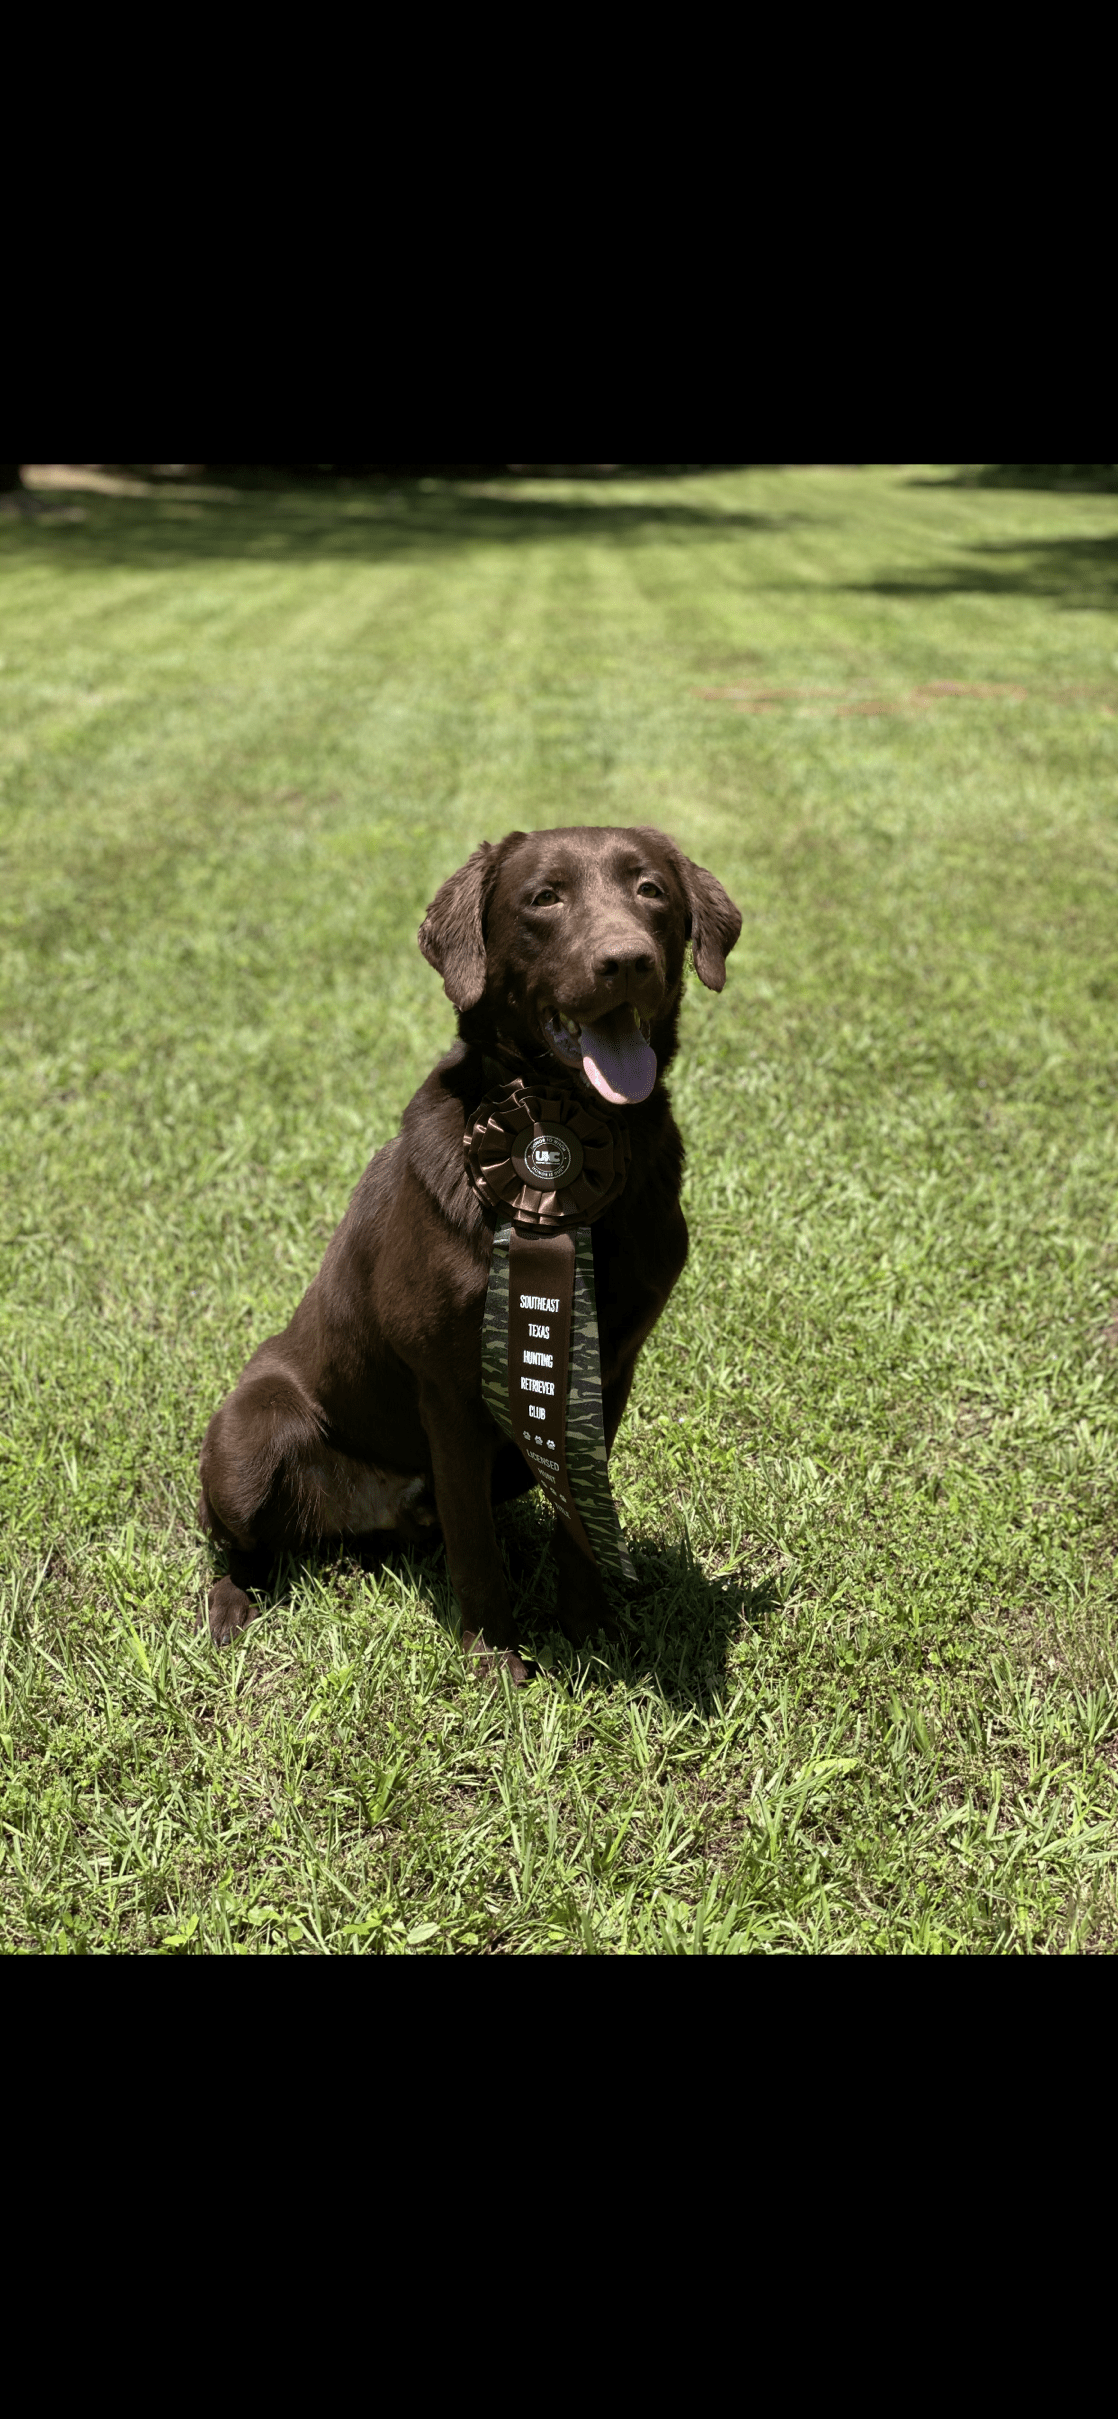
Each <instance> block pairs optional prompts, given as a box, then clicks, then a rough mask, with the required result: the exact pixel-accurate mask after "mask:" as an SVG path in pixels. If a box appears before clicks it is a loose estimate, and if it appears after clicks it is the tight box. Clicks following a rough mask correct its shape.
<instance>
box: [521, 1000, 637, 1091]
mask: <svg viewBox="0 0 1118 2419" xmlns="http://www.w3.org/2000/svg"><path fill="white" fill-rule="evenodd" d="M542 1023H543V1031H544V1038H545V1040H546V1042H547V1046H548V1048H549V1050H553V1051H554V1052H555V1056H556V1058H558V1059H561V1060H562V1062H563V1065H564V1066H566V1067H577V1068H578V1069H579V1071H580V1073H581V1074H583V1075H584V1076H585V1077H586V1080H587V1083H590V1084H593V1086H594V1090H595V1091H596V1092H600V1093H601V1096H602V1099H603V1100H608V1101H609V1102H610V1103H611V1105H612V1106H613V1107H614V1108H621V1107H623V1106H624V1104H625V1103H626V1102H627V1101H628V1102H630V1103H632V1102H636V1101H638V1100H647V1098H648V1095H649V1093H650V1092H651V1090H652V1087H653V1084H654V1083H655V1081H656V1052H655V1051H654V1049H653V1048H652V1045H651V1042H650V1040H649V1035H648V1027H647V1025H642V1024H641V1022H640V1019H639V1018H638V1016H637V1012H636V1009H635V1008H612V1009H611V1010H610V1013H609V1015H608V1016H600V1017H598V1019H597V1021H596V1023H594V1024H592V1025H589V1024H582V1025H580V1023H579V1021H578V1018H577V1016H565V1015H564V1014H563V1011H562V1009H559V1008H547V1009H545V1010H544V1014H543V1019H542Z"/></svg>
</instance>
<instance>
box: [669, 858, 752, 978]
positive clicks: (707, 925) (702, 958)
mask: <svg viewBox="0 0 1118 2419" xmlns="http://www.w3.org/2000/svg"><path fill="white" fill-rule="evenodd" d="M679 869H680V872H681V874H682V876H683V887H684V889H685V891H686V892H687V921H688V924H689V926H690V939H691V956H692V959H693V961H694V966H695V972H696V974H697V975H698V978H699V981H700V983H705V984H706V987H707V990H708V991H721V989H722V985H723V983H724V982H725V980H726V960H727V958H728V957H729V954H730V951H731V949H732V948H733V946H734V943H735V941H736V940H737V937H738V934H739V932H740V931H741V909H740V908H738V907H735V905H734V902H733V900H732V899H731V898H730V896H729V894H728V892H726V891H724V890H723V888H722V884H721V882H716V881H715V879H714V875H713V874H708V872H707V869H706V867H705V865H692V863H691V859H690V857H681V858H680V860H679Z"/></svg>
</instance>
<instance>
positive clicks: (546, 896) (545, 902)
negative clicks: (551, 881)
mask: <svg viewBox="0 0 1118 2419" xmlns="http://www.w3.org/2000/svg"><path fill="white" fill-rule="evenodd" d="M558 897H559V893H558V891H557V890H549V889H547V888H545V889H543V890H537V892H536V895H535V898H534V899H533V901H532V905H533V907H554V906H555V904H556V901H557V899H558Z"/></svg>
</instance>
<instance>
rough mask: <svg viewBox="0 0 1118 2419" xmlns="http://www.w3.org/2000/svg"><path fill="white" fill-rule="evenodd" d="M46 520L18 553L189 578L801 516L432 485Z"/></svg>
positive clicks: (102, 502)
mask: <svg viewBox="0 0 1118 2419" xmlns="http://www.w3.org/2000/svg"><path fill="white" fill-rule="evenodd" d="M51 507H52V508H51V510H50V511H46V512H44V513H43V514H42V516H41V517H35V516H32V517H29V518H27V519H19V520H15V521H13V522H12V524H11V526H10V527H7V528H6V529H5V538H4V543H5V548H6V550H7V551H8V553H9V555H12V556H14V555H16V554H32V553H33V554H36V555H38V554H41V552H42V550H43V549H44V547H46V548H50V549H52V550H55V551H57V552H58V553H59V554H60V556H61V557H62V558H63V559H64V560H65V561H66V562H67V563H69V564H71V565H72V566H73V567H74V568H75V569H79V568H80V569H86V570H106V569H108V568H110V567H111V566H114V565H127V566H128V567H129V568H130V569H132V570H151V571H162V570H168V569H182V568H184V567H185V566H187V565H189V564H191V563H202V562H208V561H232V560H244V561H249V562H252V561H259V562H271V563H282V562H291V563H295V562H302V561H308V560H311V561H313V560H321V561H330V562H346V561H350V562H391V561H393V560H398V559H401V558H404V559H406V558H407V557H408V556H424V555H438V554H443V553H447V552H451V551H454V550H456V549H458V548H460V547H469V546H474V545H489V544H493V543H495V542H500V543H502V544H506V543H510V542H511V543H519V542H523V541H527V542H538V541H540V540H542V539H554V538H574V539H582V538H588V537H589V538H601V537H609V538H614V539H617V540H619V541H624V542H632V543H639V542H640V541H641V540H642V539H647V538H657V537H661V536H664V535H674V534H679V535H686V536H687V537H688V538H692V539H694V538H699V537H702V536H704V535H706V536H709V537H712V538H718V537H722V536H727V535H732V534H735V533H737V534H740V533H742V532H744V531H750V530H753V531H762V530H763V531H771V530H778V529H782V528H785V527H787V526H789V525H790V524H791V523H792V522H793V521H798V519H799V517H800V516H799V515H796V514H791V515H773V514H768V513H761V512H732V511H725V512H724V511H720V510H719V509H718V507H717V505H715V504H713V503H712V504H710V505H705V504H703V503H701V502H698V501H696V502H695V503H690V502H687V501H684V500H681V499H680V498H678V497H670V498H665V499H664V500H663V501H661V500H659V499H658V498H656V497H647V498H643V499H640V498H635V497H630V498H624V497H620V496H617V495H611V494H610V493H609V492H607V491H603V492H602V493H601V495H600V496H594V497H593V498H587V497H585V496H579V497H565V496H563V495H555V496H540V495H538V494H526V493H520V492H518V491H517V490H516V489H515V488H509V489H507V490H506V489H503V488H497V487H495V486H494V487H493V488H490V489H488V490H486V489H483V488H482V486H481V484H480V483H470V482H467V483H463V484H459V485H450V484H446V485H444V484H441V483H435V482H427V481H410V482H405V483H403V484H402V485H400V486H399V487H384V488H370V487H365V486H362V487H361V488H356V487H355V488H353V489H351V490H346V489H345V488H344V487H339V488H337V489H334V490H333V491H330V490H327V491H326V492H323V489H322V487H321V485H319V486H312V487H306V488H303V487H291V488H288V489H280V490H264V491H261V490H260V489H259V488H258V487H254V486H246V487H245V488H244V489H243V490H234V489H231V490H229V491H228V494H227V496H226V498H225V500H215V501H213V502H212V503H211V502H206V503H196V502H185V503H184V502H180V501H177V500H176V499H175V497H174V496H173V495H169V496H167V497H164V496H162V495H160V496H156V497H152V498H148V497H130V496H129V497H124V496H101V495H89V494H85V493H82V494H77V493H75V494H72V495H68V496H67V498H66V501H65V503H64V504H62V503H56V502H55V500H54V499H53V498H52V499H51Z"/></svg>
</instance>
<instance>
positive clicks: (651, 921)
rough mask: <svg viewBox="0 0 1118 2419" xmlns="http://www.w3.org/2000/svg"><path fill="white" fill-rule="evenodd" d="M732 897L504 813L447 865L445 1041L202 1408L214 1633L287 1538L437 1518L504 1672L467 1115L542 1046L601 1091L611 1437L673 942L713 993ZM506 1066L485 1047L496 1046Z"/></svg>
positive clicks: (437, 951)
mask: <svg viewBox="0 0 1118 2419" xmlns="http://www.w3.org/2000/svg"><path fill="white" fill-rule="evenodd" d="M740 930H741V917H740V915H739V913H738V910H737V908H736V907H735V906H734V905H733V902H732V901H731V900H730V899H729V898H728V897H727V895H726V892H725V891H724V890H723V888H722V886H721V883H719V882H716V881H715V879H714V876H713V875H712V874H709V873H706V872H704V870H703V868H702V867H701V866H698V865H692V864H691V862H690V860H689V859H688V858H687V857H685V856H683V855H682V854H681V852H680V850H679V849H678V848H677V847H676V846H675V844H674V842H673V841H671V840H669V839H666V838H665V836H664V834H663V833H662V832H657V831H651V830H643V829H641V830H636V831H619V830H572V831H548V832H531V833H524V832H510V833H509V834H508V836H507V838H506V839H504V840H502V841H500V842H499V843H498V845H497V846H496V847H490V846H489V845H488V844H486V845H484V846H483V847H481V848H478V849H476V850H475V851H474V854H473V856H472V857H471V858H470V860H469V862H468V864H466V865H464V866H463V867H462V868H461V870H460V871H459V872H458V873H456V874H452V875H451V878H450V880H449V881H448V882H444V883H443V886H442V889H441V890H440V891H439V893H438V895H437V897H436V898H435V900H434V901H433V903H432V905H431V907H430V908H429V910H428V913H427V917H426V921H425V922H424V924H423V925H422V927H421V929H420V933H419V946H420V948H421V950H422V951H423V954H424V957H425V958H427V960H428V962H429V963H430V964H431V965H432V966H434V967H435V968H436V969H437V971H438V972H439V973H440V974H441V975H442V977H443V981H444V987H445V990H446V994H447V997H448V999H450V1000H451V1001H452V1003H453V1005H454V1007H455V1008H456V1009H457V1011H458V1031H459V1037H460V1038H459V1040H458V1042H457V1043H456V1044H455V1046H454V1048H453V1049H452V1050H450V1051H449V1052H448V1054H447V1056H446V1057H445V1058H443V1059H440V1061H439V1064H438V1066H437V1067H435V1069H434V1071H433V1072H432V1074H430V1075H429V1076H428V1078H427V1081H426V1083H425V1084H423V1085H422V1086H421V1087H420V1090H419V1091H418V1092H417V1093H416V1095H415V1098H414V1100H412V1101H411V1102H410V1104H409V1106H408V1108H407V1110H406V1111H405V1114H404V1120H403V1130H402V1132H401V1133H400V1134H399V1135H397V1137H396V1138H395V1140H394V1141H392V1142H388V1143H386V1144H385V1145H384V1148H383V1149H382V1150H380V1151H378V1152H377V1154H376V1156H375V1158H374V1159H373V1160H372V1161H371V1162H370V1164H369V1166H368V1167H367V1168H366V1170H365V1174H364V1175H363V1177H362V1178H361V1181H360V1183H359V1185H358V1187H357V1190H356V1192H355V1193H354V1196H353V1199H352V1201H351V1202H350V1205H349V1208H348V1210H347V1211H346V1214H345V1217H344V1218H343V1220H342V1223H341V1225H340V1226H339V1228H338V1230H337V1233H336V1234H335V1236H334V1238H333V1240H332V1242H331V1244H330V1246H329V1248H328V1250H327V1253H326V1257H325V1259H324V1261H323V1264H322V1268H321V1270H320V1271H319V1274H318V1276H317V1277H316V1278H315V1280H314V1283H313V1285H312V1286H311V1288H310V1291H309V1292H308V1293H307V1294H306V1295H305V1296H304V1298H303V1300H302V1301H301V1302H300V1304H299V1307H298V1309H297V1310H296V1312H295V1315H294V1317H293V1319H292V1321H291V1324H290V1326H289V1327H287V1328H286V1329H285V1330H284V1333H283V1334H282V1335H279V1336H272V1337H270V1338H269V1340H268V1342H267V1343H265V1344H262V1345H261V1346H260V1349H259V1351H258V1352H255V1353H254V1354H253V1357H252V1359H251V1361H250V1362H249V1364H248V1367H247V1368H246V1369H245V1371H244V1373H243V1375H242V1376H241V1378H240V1379H239V1381H238V1383H237V1385H236V1386H235V1388H234V1390H233V1392H232V1394H230V1395H229V1396H228V1397H227V1399H226V1400H225V1402H224V1403H222V1405H221V1407H220V1409H219V1410H218V1411H216V1412H215V1414H214V1416H213V1418H212V1420H211V1421H210V1424H209V1428H208V1429H207V1431H206V1438H205V1443H204V1445H203V1448H202V1463H201V1478H202V1500H201V1506H200V1518H201V1520H202V1523H203V1525H204V1527H205V1528H207V1529H208V1530H209V1531H210V1533H211V1534H212V1535H213V1537H214V1538H215V1540H216V1541H217V1543H218V1545H219V1546H222V1547H224V1548H226V1549H227V1550H228V1555H229V1565H230V1569H229V1576H228V1577H227V1578H222V1579H219V1580H218V1581H217V1583H216V1585H215V1586H214V1588H213V1589H212V1592H211V1596H210V1626H211V1629H212V1631H213V1635H214V1638H215V1639H216V1640H217V1641H218V1643H219V1644H225V1643H226V1642H227V1641H228V1640H229V1639H230V1638H232V1637H233V1635H234V1633H235V1632H236V1631H237V1630H239V1629H241V1628H243V1627H244V1625H245V1623H246V1622H247V1621H248V1620H249V1619H250V1618H251V1615H252V1609H253V1608H252V1604H251V1601H250V1596H249V1593H248V1590H249V1589H250V1588H251V1587H252V1586H253V1585H256V1586H259V1585H260V1584H261V1583H262V1581H263V1580H264V1579H265V1577H266V1575H267V1572H268V1570H269V1568H270V1567H271V1565H272V1563H273V1562H274V1560H275V1558H276V1556H277V1555H278V1554H279V1553H280V1552H281V1551H282V1550H283V1549H284V1548H299V1547H302V1546H306V1545H308V1544H310V1543H311V1542H312V1541H314V1540H317V1539H325V1538H334V1537H355V1536H363V1535H367V1534H369V1533H370V1532H374V1531H378V1532H379V1531H385V1530H396V1531H397V1532H399V1533H401V1534H402V1535H403V1536H404V1537H408V1538H412V1539H419V1538H422V1537H423V1536H424V1533H425V1532H428V1533H429V1532H430V1531H431V1530H432V1529H433V1528H435V1527H436V1526H437V1527H440V1528H441V1530H442V1534H443V1539H444V1541H445V1545H446V1553H447V1561H448V1563H449V1567H450V1576H451V1580H452V1582H453V1585H454V1588H455V1591H456V1594H457V1597H458V1601H459V1604H460V1606H461V1611H462V1622H463V1644H464V1647H465V1649H466V1651H467V1652H470V1651H473V1652H475V1653H481V1654H483V1655H485V1654H491V1655H497V1656H499V1657H500V1658H501V1660H502V1661H503V1662H504V1663H505V1666H506V1668H507V1669H508V1670H509V1672H510V1675H511V1677H512V1678H513V1679H514V1680H515V1681H517V1682H519V1681H520V1680H522V1679H523V1678H524V1676H525V1673H524V1666H523V1664H522V1663H521V1661H520V1658H519V1655H518V1652H517V1646H516V1636H515V1628H514V1622H513V1615H512V1610H511V1606H510V1603H509V1596H508V1591H507V1587H506V1584H505V1576H504V1570H503V1566H502V1561H501V1554H500V1549H499V1547H498V1543H497V1536H496V1531H495V1528H494V1522H493V1507H494V1505H495V1504H496V1503H499V1502H502V1501H505V1500H507V1499H508V1498H509V1497H511V1496H514V1495H518V1494H522V1493H525V1492H526V1491H527V1490H528V1489H529V1488H530V1487H531V1486H532V1485H533V1484H534V1483H535V1481H534V1479H533V1475H532V1473H531V1471H530V1470H529V1468H528V1466H527V1464H526V1463H525V1461H524V1460H523V1458H522V1456H521V1454H520V1453H519V1451H518V1450H517V1447H516V1446H515V1445H514V1444H512V1443H510V1442H509V1441H508V1440H507V1439H506V1438H504V1437H502V1435H501V1433H500V1431H499V1430H498V1428H497V1425H496V1423H495V1421H494V1419H493V1418H492V1417H491V1415H490V1413H489V1411H488V1410H487V1409H486V1407H485V1404H484V1402H483V1400H482V1393H481V1332H482V1318H483V1311H484V1306H485V1297H486V1289H487V1285H488V1280H489V1269H490V1260H491V1254H492V1242H493V1228H494V1218H493V1213H492V1212H491V1211H487V1210H486V1208H485V1206H484V1204H483V1202H482V1201H480V1200H479V1199H478V1196H477V1194H476V1192H475V1191H474V1190H472V1189H471V1186H470V1184H469V1183H468V1181H467V1178H466V1174H465V1171H464V1164H463V1136H464V1134H465V1132H466V1128H467V1126H468V1124H469V1121H470V1118H471V1113H472V1111H473V1110H474V1109H475V1108H476V1107H477V1105H478V1103H479V1102H480V1101H481V1099H482V1098H483V1096H484V1095H485V1094H486V1092H487V1090H488V1089H489V1088H490V1085H491V1081H492V1076H493V1073H494V1071H496V1072H497V1073H499V1074H500V1073H507V1071H508V1069H509V1067H510V1065H511V1066H517V1067H523V1068H524V1069H525V1071H529V1070H532V1071H534V1072H535V1075H536V1078H537V1080H538V1079H539V1073H540V1070H541V1068H542V1067H544V1066H546V1065H551V1066H552V1068H553V1069H554V1067H555V1065H556V1062H558V1065H559V1066H561V1067H562V1068H563V1070H564V1071H565V1075H566V1078H567V1081H568V1085H569V1084H571V1083H572V1082H573V1084H574V1085H575V1086H576V1087H577V1086H581V1087H583V1089H584V1092H585V1095H586V1098H587V1101H588V1103H589V1102H590V1101H592V1099H593V1095H594V1094H595V1093H596V1094H597V1095H598V1096H599V1098H600V1099H602V1100H604V1101H605V1102H606V1103H608V1104H609V1107H610V1109H611V1111H613V1112H617V1111H618V1110H620V1111H621V1112H622V1113H623V1115H624V1119H625V1123H626V1125H627V1127H628V1132H629V1138H630V1144H631V1150H632V1159H631V1163H630V1166H629V1171H628V1176H627V1180H626V1182H625V1187H624V1190H623V1191H622V1193H621V1194H620V1197H619V1198H618V1199H617V1200H616V1201H614V1203H613V1204H612V1206H611V1207H610V1208H609V1209H607V1210H606V1211H605V1212H604V1213H603V1214H602V1215H601V1217H600V1218H599V1219H598V1221H597V1222H596V1223H595V1224H594V1226H593V1228H592V1233H593V1249H594V1273H595V1283H596V1291H597V1300H598V1322H599V1342H600V1351H601V1378H602V1405H603V1412H604V1425H605V1436H606V1443H607V1447H609V1446H612V1443H613V1439H614V1436H615V1435H616V1433H617V1428H618V1424H619V1422H620V1419H621V1415H622V1412H623V1411H624V1409H625V1404H626V1401H627V1399H628V1395H629V1389H630V1387H631V1385H632V1382H633V1373H634V1370H635V1367H636V1360H637V1354H638V1353H639V1351H640V1348H641V1345H642V1344H643V1342H644V1340H645V1337H646V1336H647V1335H648V1334H649V1332H650V1330H651V1329H652V1328H653V1327H654V1325H655V1323H656V1321H657V1319H658V1318H659V1316H660V1313H661V1311H662V1310H663V1308H664V1304H665V1302H666V1301H667V1298H668V1295H669V1294H670V1292H671V1289H672V1286H673V1285H674V1284H675V1281H676V1278H677V1277H678V1276H679V1273H680V1270H681V1269H682V1267H683V1264H684V1260H685V1259H686V1256H687V1228H686V1226H685V1224H684V1220H683V1214H682V1211H681V1209H680V1206H679V1187H680V1175H681V1171H682V1164H683V1146H682V1143H681V1141H680V1136H679V1131H678V1128H677V1127H676V1124H675V1122H674V1119H673V1117H672V1113H671V1108H670V1106H669V1102H668V1095H667V1093H666V1091H665V1089H664V1084H663V1080H662V1078H663V1074H664V1070H665V1068H666V1067H667V1066H668V1064H669V1063H670V1060H671V1058H672V1056H673V1054H674V1051H675V1048H676V1022H677V1018H678V1013H679V1002H680V993H681V989H682V981H683V965H684V954H685V950H686V946H687V943H688V941H690V944H691V952H692V958H693V962H694V966H695V971H696V973H697V974H698V976H699V979H700V981H701V982H703V983H705V984H706V986H707V988H708V990H711V991H720V990H721V989H722V985H723V983H724V981H725V976H726V957H727V954H728V952H729V951H730V950H731V949H732V948H733V946H734V943H735V941H736V940H737V937H738V934H739V932H740ZM497 1051H499V1052H500V1056H501V1060H502V1062H503V1065H502V1066H499V1067H497V1068H496V1070H495V1069H494V1061H493V1056H492V1054H493V1053H494V1052H497ZM555 1544H556V1553H557V1558H558V1562H559V1577H560V1589H559V1601H560V1618H561V1620H562V1622H563V1626H564V1628H565V1629H566V1630H567V1632H568V1635H570V1636H571V1637H573V1638H575V1639H576V1640H582V1639H584V1638H586V1637H587V1636H589V1635H590V1633H591V1631H592V1630H593V1629H594V1628H595V1627H596V1626H600V1625H601V1626H607V1625H608V1607H607V1600H606V1597H605V1594H604V1591H603V1589H602V1585H601V1581H600V1579H599V1577H598V1573H597V1570H596V1568H595V1567H594V1565H593V1564H592V1563H591V1562H589V1561H588V1560H587V1559H586V1557H585V1556H584V1554H582V1553H580V1552H579V1550H578V1547H577V1545H576V1544H575V1543H574V1541H573V1539H572V1538H571V1537H570V1536H569V1535H568V1534H567V1533H566V1531H565V1530H563V1528H562V1527H561V1525H558V1524H557V1528H556V1538H555Z"/></svg>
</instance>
